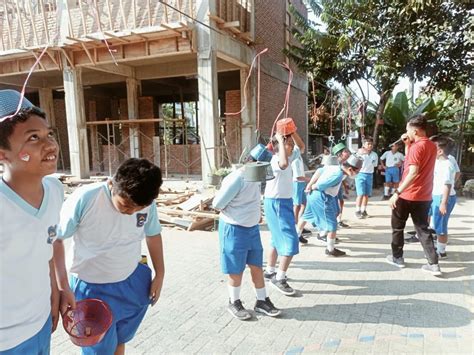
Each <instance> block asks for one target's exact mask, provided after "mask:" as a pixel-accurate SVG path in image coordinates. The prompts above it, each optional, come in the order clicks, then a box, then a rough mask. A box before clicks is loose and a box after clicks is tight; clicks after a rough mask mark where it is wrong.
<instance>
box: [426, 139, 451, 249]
mask: <svg viewBox="0 0 474 355" xmlns="http://www.w3.org/2000/svg"><path fill="white" fill-rule="evenodd" d="M433 142H434V143H435V144H436V147H437V149H438V150H437V158H436V163H435V168H434V175H433V202H432V203H431V216H432V217H431V218H432V224H433V226H434V230H435V231H436V235H437V236H438V241H437V245H436V249H437V253H438V256H439V257H440V258H446V257H447V254H446V244H447V243H448V220H449V216H450V215H451V212H452V211H453V209H454V205H455V204H456V191H455V190H454V182H455V176H456V169H455V167H454V166H453V164H452V162H451V161H450V160H449V158H448V155H449V150H450V149H449V147H450V144H449V141H448V139H447V138H445V137H435V138H434V139H433Z"/></svg>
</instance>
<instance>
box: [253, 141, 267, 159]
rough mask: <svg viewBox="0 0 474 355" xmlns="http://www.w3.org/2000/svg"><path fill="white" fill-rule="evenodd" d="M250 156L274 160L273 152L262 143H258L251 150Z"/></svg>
mask: <svg viewBox="0 0 474 355" xmlns="http://www.w3.org/2000/svg"><path fill="white" fill-rule="evenodd" d="M250 156H251V157H252V158H253V159H254V160H256V161H266V162H269V161H270V160H272V153H270V151H269V150H268V149H267V148H266V147H265V146H264V145H263V144H261V143H259V144H257V145H256V146H255V147H254V148H253V149H252V150H251V151H250Z"/></svg>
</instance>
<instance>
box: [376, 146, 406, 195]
mask: <svg viewBox="0 0 474 355" xmlns="http://www.w3.org/2000/svg"><path fill="white" fill-rule="evenodd" d="M404 160H405V156H404V155H403V154H402V153H400V152H399V151H398V144H392V145H391V146H390V150H387V151H386V152H385V153H383V154H382V156H381V157H380V162H381V165H382V168H383V169H385V183H384V190H383V191H384V194H383V199H384V200H388V199H389V198H390V195H392V194H393V191H395V189H396V188H398V183H399V182H400V167H401V166H402V163H403V161H404ZM384 162H385V163H384Z"/></svg>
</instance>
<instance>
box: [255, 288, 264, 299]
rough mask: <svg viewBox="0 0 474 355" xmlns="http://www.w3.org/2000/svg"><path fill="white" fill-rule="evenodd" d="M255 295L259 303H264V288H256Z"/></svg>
mask: <svg viewBox="0 0 474 355" xmlns="http://www.w3.org/2000/svg"><path fill="white" fill-rule="evenodd" d="M255 294H256V295H257V300H259V301H265V298H267V290H265V287H262V288H256V289H255Z"/></svg>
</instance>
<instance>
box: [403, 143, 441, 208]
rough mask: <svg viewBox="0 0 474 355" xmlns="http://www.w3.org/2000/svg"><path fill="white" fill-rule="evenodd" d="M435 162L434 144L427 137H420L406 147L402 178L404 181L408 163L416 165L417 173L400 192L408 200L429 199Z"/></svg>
mask: <svg viewBox="0 0 474 355" xmlns="http://www.w3.org/2000/svg"><path fill="white" fill-rule="evenodd" d="M435 162H436V144H434V143H433V142H432V141H430V140H429V139H428V138H426V137H425V138H421V139H420V140H419V141H418V142H415V143H413V144H412V145H411V146H410V148H409V149H408V154H407V156H406V158H405V163H404V166H403V168H404V170H403V176H402V180H401V181H404V180H405V178H406V176H407V174H408V170H409V166H410V165H417V166H418V175H417V176H416V178H415V179H414V180H413V181H412V183H411V184H410V186H408V187H407V188H406V189H405V190H404V191H403V192H402V193H401V194H400V197H401V198H403V199H405V200H408V201H431V192H432V191H433V172H434V166H435Z"/></svg>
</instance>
